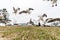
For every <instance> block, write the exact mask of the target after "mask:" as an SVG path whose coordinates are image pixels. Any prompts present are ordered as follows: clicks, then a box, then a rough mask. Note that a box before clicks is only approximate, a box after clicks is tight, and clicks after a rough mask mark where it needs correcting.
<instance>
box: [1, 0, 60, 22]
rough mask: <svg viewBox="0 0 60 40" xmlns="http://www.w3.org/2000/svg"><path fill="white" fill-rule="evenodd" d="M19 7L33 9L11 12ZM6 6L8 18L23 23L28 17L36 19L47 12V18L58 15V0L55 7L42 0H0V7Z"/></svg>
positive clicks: (59, 2)
mask: <svg viewBox="0 0 60 40" xmlns="http://www.w3.org/2000/svg"><path fill="white" fill-rule="evenodd" d="M13 6H14V7H15V8H18V7H19V8H20V9H21V10H25V9H28V8H33V9H35V10H34V11H32V12H31V14H17V15H14V14H13V10H12V9H13V8H12V7H13ZM2 8H6V9H7V10H8V12H9V14H10V19H12V20H13V21H14V20H15V21H17V22H20V23H24V22H27V21H29V19H30V18H32V19H35V20H36V19H38V16H39V15H42V14H44V13H45V14H47V15H48V18H50V17H51V18H52V17H53V18H56V17H60V0H58V6H57V7H51V2H50V1H49V2H47V1H42V0H0V9H2Z"/></svg>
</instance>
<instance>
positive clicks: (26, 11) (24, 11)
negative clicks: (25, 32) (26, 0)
mask: <svg viewBox="0 0 60 40" xmlns="http://www.w3.org/2000/svg"><path fill="white" fill-rule="evenodd" d="M30 10H34V9H33V8H28V9H27V10H23V11H21V12H19V14H22V13H26V14H27V13H28V14H30V13H31V12H30Z"/></svg>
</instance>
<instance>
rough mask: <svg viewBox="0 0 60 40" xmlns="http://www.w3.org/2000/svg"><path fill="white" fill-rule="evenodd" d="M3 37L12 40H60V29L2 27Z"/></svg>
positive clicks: (0, 32) (0, 30)
mask: <svg viewBox="0 0 60 40" xmlns="http://www.w3.org/2000/svg"><path fill="white" fill-rule="evenodd" d="M0 34H2V36H1V37H3V38H4V37H6V38H7V39H10V40H60V27H34V26H28V27H21V26H10V27H9V26H6V27H0Z"/></svg>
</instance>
